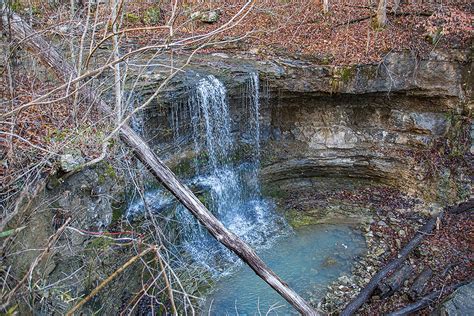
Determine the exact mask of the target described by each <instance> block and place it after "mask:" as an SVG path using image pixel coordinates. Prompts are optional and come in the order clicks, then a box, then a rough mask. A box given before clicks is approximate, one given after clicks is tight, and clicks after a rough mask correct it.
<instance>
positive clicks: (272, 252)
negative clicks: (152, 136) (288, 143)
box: [128, 73, 364, 315]
mask: <svg viewBox="0 0 474 316" xmlns="http://www.w3.org/2000/svg"><path fill="white" fill-rule="evenodd" d="M246 90H247V93H246V95H245V96H244V98H243V100H244V101H243V103H244V104H243V108H244V109H245V111H246V112H247V113H246V115H247V117H248V126H247V128H246V131H245V133H243V134H245V135H246V136H245V137H243V138H244V140H243V141H244V142H246V143H247V144H248V145H251V146H250V147H251V148H252V153H251V158H250V159H248V160H246V161H237V162H236V161H234V160H233V159H232V155H233V153H234V152H235V150H236V149H237V142H236V139H235V135H234V134H235V133H233V132H232V119H231V116H230V109H229V102H228V100H227V91H226V88H225V87H224V85H223V84H222V82H220V81H219V80H218V79H217V78H215V77H214V76H206V77H202V78H201V79H200V80H199V81H198V82H197V84H196V86H195V88H194V89H193V90H192V92H191V93H190V96H189V99H188V100H187V102H186V106H185V111H186V113H185V115H181V116H180V115H179V113H177V111H176V113H175V112H173V115H172V121H173V122H172V126H174V130H175V131H174V134H175V137H176V138H178V136H180V122H179V121H178V120H179V118H180V117H181V118H183V117H184V118H185V119H187V120H188V121H189V122H188V123H190V127H191V128H190V135H189V136H190V139H192V146H194V151H195V152H196V153H205V155H206V159H195V161H194V162H193V164H194V169H195V170H197V172H196V175H195V176H194V177H191V178H190V179H187V180H185V181H186V183H187V185H189V186H191V187H193V188H198V189H199V190H200V191H201V192H206V194H205V196H206V197H207V198H206V200H205V204H206V206H207V207H208V208H209V209H210V210H211V212H212V213H213V214H214V215H215V216H216V217H217V218H218V219H219V220H220V221H221V222H222V223H223V224H224V226H226V227H227V228H228V229H229V230H230V231H232V232H233V233H235V234H237V235H238V236H239V237H241V238H242V239H243V240H244V241H245V242H247V243H249V244H250V245H251V246H252V247H254V248H255V249H257V252H258V253H259V254H260V255H261V256H262V257H263V259H264V260H265V261H266V262H267V263H268V264H269V266H270V267H271V268H272V269H274V270H275V271H276V272H277V273H279V274H281V276H282V277H283V278H284V279H285V280H287V281H288V282H289V284H290V285H291V286H293V287H294V288H295V289H296V290H297V291H298V292H300V293H301V294H302V295H303V296H305V293H306V292H308V291H312V292H314V291H316V292H318V290H319V291H321V290H322V289H323V288H324V287H325V286H327V284H328V283H329V282H330V281H332V280H334V279H335V278H337V276H339V275H340V274H341V273H343V272H346V273H348V272H349V270H350V265H351V261H352V259H353V258H354V257H355V256H357V255H359V254H361V253H362V252H363V250H364V242H363V238H362V237H361V236H360V235H359V234H356V233H355V232H354V231H352V230H351V229H349V228H348V227H340V226H338V227H336V226H318V227H310V228H305V229H300V230H293V229H292V228H291V227H290V226H289V225H288V224H287V223H286V221H285V219H284V218H283V217H282V216H280V215H279V214H278V213H277V212H276V211H275V207H274V204H273V203H272V201H271V200H270V199H266V198H264V197H263V196H262V194H261V190H260V184H259V180H258V169H259V167H260V123H259V112H260V85H259V79H258V74H257V73H251V74H250V76H249V80H248V83H247V89H246ZM145 204H146V205H148V206H150V207H151V208H153V209H154V210H156V211H160V210H162V209H164V208H167V207H171V206H172V205H174V206H173V207H176V212H175V213H176V217H177V220H178V221H179V223H180V227H182V230H183V231H182V236H183V237H182V247H183V249H184V250H185V252H186V253H188V254H189V255H190V256H191V258H193V260H194V261H195V262H196V263H199V264H201V265H202V266H204V267H205V268H206V269H207V270H208V271H210V272H211V274H212V275H213V276H214V277H215V278H216V280H217V283H216V285H215V286H214V287H213V290H212V291H211V293H210V294H209V296H208V297H207V300H206V303H205V308H204V313H205V314H207V313H210V314H212V315H225V314H236V313H237V314H243V315H253V314H255V313H256V314H258V312H259V311H260V312H262V313H265V312H266V311H268V310H269V309H271V310H272V312H271V313H274V314H275V313H279V314H284V315H286V314H290V313H292V309H291V307H289V306H288V305H287V304H286V303H285V302H284V301H283V300H282V299H281V298H280V297H279V296H278V295H277V294H276V293H274V291H273V290H272V289H271V288H270V287H269V286H268V285H266V284H265V283H264V282H263V281H262V280H260V279H259V278H258V277H257V276H256V275H255V274H254V273H253V272H252V271H251V270H250V269H249V268H248V267H244V266H242V264H241V261H240V260H239V259H238V258H237V256H235V255H234V254H232V253H231V252H230V251H229V250H227V249H226V248H225V247H223V246H222V245H221V244H220V243H218V242H217V241H216V240H215V239H214V238H212V236H210V234H209V233H208V232H207V231H206V229H205V228H203V227H202V226H201V225H200V224H199V223H198V222H197V221H196V219H195V218H194V217H193V216H192V215H191V214H190V213H189V212H188V211H187V210H186V209H185V208H184V207H183V206H181V205H177V204H173V199H172V198H171V197H170V196H169V195H168V194H166V192H164V191H162V190H154V191H148V192H146V193H145V196H144V201H143V200H141V201H138V202H135V203H133V204H132V205H131V206H130V208H129V210H128V214H129V215H133V214H135V213H137V212H140V211H142V210H143V208H144V205H145ZM328 256H331V258H333V259H332V260H334V264H331V265H328V266H325V263H326V261H327V260H326V259H327V257H328ZM325 258H326V259H325ZM325 260H326V261H325ZM331 262H333V261H331Z"/></svg>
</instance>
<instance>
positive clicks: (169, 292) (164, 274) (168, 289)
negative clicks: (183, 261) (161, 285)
mask: <svg viewBox="0 0 474 316" xmlns="http://www.w3.org/2000/svg"><path fill="white" fill-rule="evenodd" d="M156 257H157V258H158V263H159V264H160V269H161V273H162V274H163V280H164V281H165V286H166V289H167V291H168V296H169V300H170V303H171V310H172V312H173V315H178V312H177V309H176V305H175V303H174V297H173V289H172V288H171V284H170V282H169V280H168V276H167V274H166V270H165V266H164V265H163V260H161V254H160V250H159V249H156Z"/></svg>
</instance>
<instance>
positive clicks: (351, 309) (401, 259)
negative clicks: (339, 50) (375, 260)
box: [341, 212, 443, 316]
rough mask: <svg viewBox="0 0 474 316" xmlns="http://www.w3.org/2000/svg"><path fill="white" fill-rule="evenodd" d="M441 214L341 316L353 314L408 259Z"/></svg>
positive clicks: (424, 227)
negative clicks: (381, 282)
mask: <svg viewBox="0 0 474 316" xmlns="http://www.w3.org/2000/svg"><path fill="white" fill-rule="evenodd" d="M442 216H443V212H441V213H440V214H439V215H438V216H435V217H433V218H431V219H430V220H429V221H428V222H427V223H426V224H425V225H424V226H423V227H421V229H420V230H419V231H417V232H416V234H415V236H414V237H413V238H412V240H410V242H408V244H406V245H405V247H403V248H402V250H400V253H399V254H398V256H397V257H396V258H395V259H393V260H392V261H390V262H389V263H388V264H387V265H386V266H385V267H384V268H383V269H382V270H380V271H379V272H377V274H375V275H374V277H373V278H372V279H371V280H370V282H369V283H368V284H367V285H366V287H365V288H363V289H362V290H361V291H360V293H359V295H357V296H356V298H355V299H353V300H352V301H351V302H350V303H349V304H348V305H347V306H346V307H345V308H344V310H343V311H342V313H341V315H343V316H349V315H352V314H354V313H355V312H356V311H357V310H358V309H359V308H360V307H361V306H362V304H364V303H365V302H366V301H367V300H368V299H369V298H370V296H371V295H372V293H373V292H374V290H375V289H376V288H377V285H378V284H379V283H380V281H382V280H383V279H384V278H385V277H386V276H387V275H389V274H390V273H391V272H392V271H394V270H395V269H396V268H398V266H400V265H401V264H402V263H403V262H404V261H405V260H406V258H407V257H408V255H409V254H410V253H411V252H412V250H413V249H415V248H416V247H417V246H418V245H419V244H420V243H421V241H422V240H423V239H424V238H425V236H426V235H427V234H429V233H430V232H431V231H432V230H433V229H434V228H435V227H436V222H437V221H438V218H442Z"/></svg>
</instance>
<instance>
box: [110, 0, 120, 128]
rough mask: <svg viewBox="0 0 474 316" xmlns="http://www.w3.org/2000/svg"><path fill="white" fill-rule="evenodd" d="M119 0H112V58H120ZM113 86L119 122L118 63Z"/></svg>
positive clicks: (115, 68) (115, 66)
mask: <svg viewBox="0 0 474 316" xmlns="http://www.w3.org/2000/svg"><path fill="white" fill-rule="evenodd" d="M118 11H119V0H114V1H113V2H112V32H113V33H114V36H113V37H112V41H113V54H114V59H116V60H118V59H120V52H119V38H118V35H117V33H118V25H119V14H120V12H118ZM114 79H115V83H114V88H115V116H116V122H117V124H120V122H121V121H122V84H121V82H122V76H121V71H120V63H117V64H115V65H114Z"/></svg>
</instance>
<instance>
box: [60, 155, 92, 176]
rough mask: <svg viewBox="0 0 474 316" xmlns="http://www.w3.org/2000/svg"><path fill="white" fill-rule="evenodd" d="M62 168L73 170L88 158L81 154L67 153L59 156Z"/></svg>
mask: <svg viewBox="0 0 474 316" xmlns="http://www.w3.org/2000/svg"><path fill="white" fill-rule="evenodd" d="M59 162H60V166H61V170H62V171H64V172H71V171H73V170H75V169H76V168H78V167H79V166H80V165H82V164H84V163H85V162H86V160H85V159H84V158H83V157H82V156H81V155H73V154H65V155H62V156H61V157H60V158H59Z"/></svg>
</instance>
